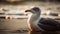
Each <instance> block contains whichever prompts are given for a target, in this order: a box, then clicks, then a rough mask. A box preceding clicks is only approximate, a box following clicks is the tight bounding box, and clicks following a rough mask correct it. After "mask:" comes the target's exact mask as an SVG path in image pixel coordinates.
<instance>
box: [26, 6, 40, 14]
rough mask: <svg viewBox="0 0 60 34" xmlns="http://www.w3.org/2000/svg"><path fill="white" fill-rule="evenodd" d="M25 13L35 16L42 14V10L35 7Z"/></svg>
mask: <svg viewBox="0 0 60 34" xmlns="http://www.w3.org/2000/svg"><path fill="white" fill-rule="evenodd" d="M25 12H26V13H27V12H30V13H33V14H35V13H40V12H41V11H40V9H39V8H38V7H34V8H31V9H30V10H25Z"/></svg>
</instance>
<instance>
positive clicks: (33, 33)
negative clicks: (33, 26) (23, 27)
mask: <svg viewBox="0 0 60 34" xmlns="http://www.w3.org/2000/svg"><path fill="white" fill-rule="evenodd" d="M28 34H60V33H57V32H32V31H29V32H28Z"/></svg>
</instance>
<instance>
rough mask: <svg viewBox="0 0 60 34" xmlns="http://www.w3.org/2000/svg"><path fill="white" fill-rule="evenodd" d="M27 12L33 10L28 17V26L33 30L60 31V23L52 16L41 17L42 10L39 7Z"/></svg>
mask: <svg viewBox="0 0 60 34" xmlns="http://www.w3.org/2000/svg"><path fill="white" fill-rule="evenodd" d="M25 12H31V14H30V15H29V17H28V22H27V23H28V27H29V29H30V30H31V31H58V30H60V29H59V28H60V23H58V22H57V21H55V20H54V19H51V18H40V14H41V10H40V9H39V8H37V7H34V8H32V9H31V10H26V11H25Z"/></svg>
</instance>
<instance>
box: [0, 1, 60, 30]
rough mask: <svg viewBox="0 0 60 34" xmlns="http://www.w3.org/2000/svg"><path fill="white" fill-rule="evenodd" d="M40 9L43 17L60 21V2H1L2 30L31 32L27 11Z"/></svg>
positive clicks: (0, 17)
mask: <svg viewBox="0 0 60 34" xmlns="http://www.w3.org/2000/svg"><path fill="white" fill-rule="evenodd" d="M32 7H39V8H40V9H41V17H43V18H52V19H55V20H57V21H60V0H0V30H5V31H13V30H29V29H28V27H27V19H28V16H27V14H24V11H25V10H26V9H31V8H32Z"/></svg>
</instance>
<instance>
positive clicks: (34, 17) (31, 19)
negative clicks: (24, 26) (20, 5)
mask: <svg viewBox="0 0 60 34" xmlns="http://www.w3.org/2000/svg"><path fill="white" fill-rule="evenodd" d="M39 18H40V13H36V14H30V16H29V18H28V21H29V22H30V23H34V22H35V21H37V22H38V21H39Z"/></svg>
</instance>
